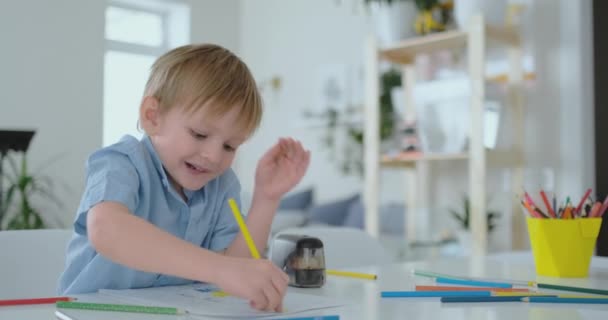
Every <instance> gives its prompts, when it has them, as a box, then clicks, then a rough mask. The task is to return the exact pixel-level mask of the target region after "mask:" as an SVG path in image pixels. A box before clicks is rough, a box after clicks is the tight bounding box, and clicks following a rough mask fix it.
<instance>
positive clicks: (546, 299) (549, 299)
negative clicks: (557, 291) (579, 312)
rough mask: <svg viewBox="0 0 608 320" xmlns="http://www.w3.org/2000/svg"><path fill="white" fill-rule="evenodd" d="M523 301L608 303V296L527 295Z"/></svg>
mask: <svg viewBox="0 0 608 320" xmlns="http://www.w3.org/2000/svg"><path fill="white" fill-rule="evenodd" d="M522 301H526V302H532V303H585V304H589V303H592V304H608V298H560V297H526V298H522Z"/></svg>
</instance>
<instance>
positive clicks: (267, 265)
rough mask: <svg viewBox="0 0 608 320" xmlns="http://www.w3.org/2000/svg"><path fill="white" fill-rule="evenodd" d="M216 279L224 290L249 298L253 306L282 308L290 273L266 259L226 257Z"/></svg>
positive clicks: (257, 307) (272, 308) (265, 308)
mask: <svg viewBox="0 0 608 320" xmlns="http://www.w3.org/2000/svg"><path fill="white" fill-rule="evenodd" d="M217 279H218V281H217V286H218V287H220V288H221V289H222V290H223V291H224V292H226V293H228V294H231V295H234V296H237V297H241V298H244V299H247V300H249V304H250V305H251V307H252V308H255V309H258V310H264V311H276V312H281V311H282V308H283V307H282V305H283V297H284V296H285V293H286V291H287V284H288V283H289V276H287V274H285V273H284V272H283V271H282V270H281V269H279V268H278V267H277V266H275V265H274V264H273V263H272V262H271V261H269V260H266V259H251V258H236V257H226V260H224V262H223V263H222V265H220V266H219V269H218V278H217Z"/></svg>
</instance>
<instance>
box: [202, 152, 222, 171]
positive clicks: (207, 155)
mask: <svg viewBox="0 0 608 320" xmlns="http://www.w3.org/2000/svg"><path fill="white" fill-rule="evenodd" d="M201 155H202V157H203V159H205V161H206V162H207V164H208V165H209V166H212V167H213V168H215V167H216V166H217V164H218V163H219V162H220V159H221V156H222V151H221V148H217V147H214V148H208V149H206V150H202V152H201ZM209 169H212V168H209Z"/></svg>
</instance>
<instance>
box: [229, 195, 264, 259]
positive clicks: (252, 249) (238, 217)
mask: <svg viewBox="0 0 608 320" xmlns="http://www.w3.org/2000/svg"><path fill="white" fill-rule="evenodd" d="M228 205H230V209H232V214H233V215H234V219H235V220H236V223H237V224H238V225H239V228H240V229H241V233H242V234H243V238H245V242H246V243H247V247H249V252H251V256H252V257H253V258H254V259H259V258H260V253H259V252H258V249H257V248H256V247H255V243H254V242H253V239H251V235H250V234H249V230H248V229H247V225H246V224H245V221H243V216H242V215H241V211H240V210H239V206H238V205H237V204H236V201H234V199H232V198H230V199H228Z"/></svg>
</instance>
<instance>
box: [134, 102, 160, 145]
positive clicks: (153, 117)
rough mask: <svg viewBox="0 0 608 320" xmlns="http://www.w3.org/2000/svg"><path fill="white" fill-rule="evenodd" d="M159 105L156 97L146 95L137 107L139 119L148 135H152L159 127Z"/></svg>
mask: <svg viewBox="0 0 608 320" xmlns="http://www.w3.org/2000/svg"><path fill="white" fill-rule="evenodd" d="M160 115H161V113H160V105H159V103H158V99H156V98H155V97H151V96H146V97H144V99H143V100H142V101H141V106H140V107H139V121H140V122H141V126H142V128H143V129H144V131H145V132H146V134H148V135H149V136H151V135H154V134H155V133H156V132H157V131H158V130H159V127H160V120H161V119H160Z"/></svg>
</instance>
